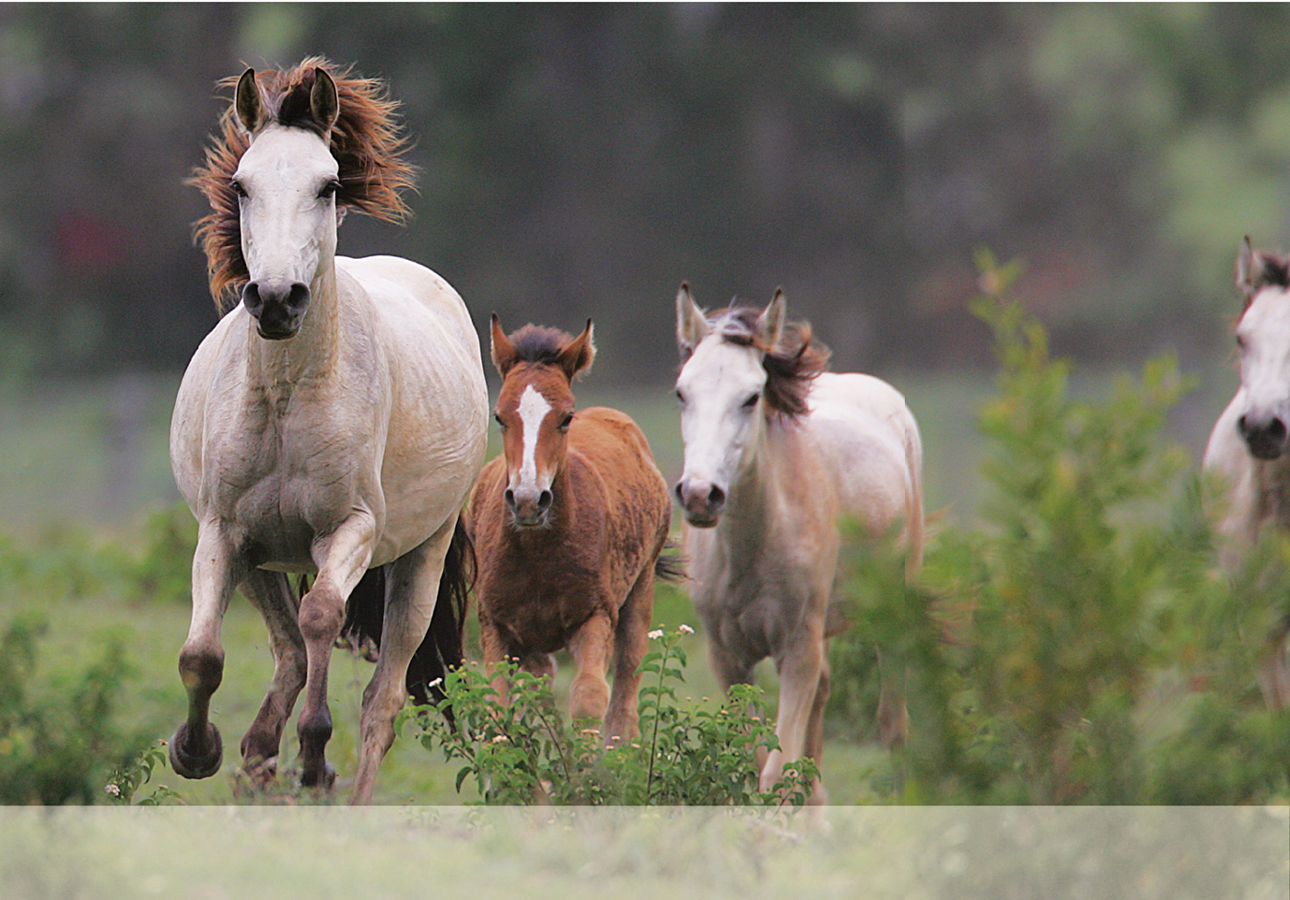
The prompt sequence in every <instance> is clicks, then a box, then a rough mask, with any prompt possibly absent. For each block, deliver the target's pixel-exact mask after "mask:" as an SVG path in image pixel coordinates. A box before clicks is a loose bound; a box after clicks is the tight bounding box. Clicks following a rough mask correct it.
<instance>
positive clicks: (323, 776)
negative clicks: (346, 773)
mask: <svg viewBox="0 0 1290 900" xmlns="http://www.w3.org/2000/svg"><path fill="white" fill-rule="evenodd" d="M335 783H336V770H335V769H334V768H333V767H332V764H331V763H323V766H322V771H321V772H318V771H317V770H309V769H305V770H303V771H302V772H301V773H300V785H301V787H307V788H314V789H316V790H322V791H330V790H331V789H332V785H334V784H335Z"/></svg>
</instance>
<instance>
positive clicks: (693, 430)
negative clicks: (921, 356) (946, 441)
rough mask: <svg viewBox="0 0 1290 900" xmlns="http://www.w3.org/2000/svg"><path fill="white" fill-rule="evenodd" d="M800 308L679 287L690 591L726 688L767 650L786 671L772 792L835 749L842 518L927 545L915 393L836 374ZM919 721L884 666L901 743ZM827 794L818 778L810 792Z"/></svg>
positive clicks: (888, 714) (770, 774)
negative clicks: (834, 608)
mask: <svg viewBox="0 0 1290 900" xmlns="http://www.w3.org/2000/svg"><path fill="white" fill-rule="evenodd" d="M785 318H786V302H785V300H784V295H783V292H782V291H777V292H776V294H775V297H774V299H773V300H772V301H771V302H770V304H769V305H768V306H767V307H766V308H765V309H764V310H760V311H759V310H757V309H755V308H750V307H737V306H732V307H731V308H730V309H729V310H727V311H725V312H722V313H720V314H718V315H716V316H714V317H713V318H708V317H706V316H705V314H704V313H703V311H702V310H701V309H700V308H699V307H698V306H697V305H696V304H695V302H694V300H693V299H692V297H691V296H690V292H689V288H688V287H687V286H686V285H685V284H682V285H681V288H680V290H679V291H678V293H677V296H676V335H677V344H678V347H679V350H680V355H681V363H682V365H681V371H680V375H679V376H678V377H677V380H676V394H677V398H678V399H679V401H680V404H681V436H682V439H683V441H684V444H685V461H684V470H683V472H682V474H681V478H680V480H679V481H678V482H677V484H676V497H677V500H678V502H679V503H680V506H681V509H682V510H683V511H684V514H685V519H686V522H687V523H688V525H689V526H690V527H689V528H688V529H687V533H686V541H685V554H686V556H687V557H688V560H689V574H690V579H691V588H690V596H691V600H692V601H693V603H694V606H695V608H696V610H697V611H698V613H699V615H700V617H701V618H702V620H703V623H704V625H705V628H706V632H707V639H708V649H709V656H710V659H711V663H712V667H713V670H714V672H715V674H716V676H717V679H718V681H719V682H720V683H721V685H722V687H723V688H725V689H727V690H728V689H729V687H730V686H731V685H733V684H742V683H751V681H752V679H753V668H754V666H755V665H756V664H757V663H758V662H759V661H761V660H762V659H765V658H767V657H770V658H773V659H774V662H775V666H776V669H777V670H778V672H779V676H780V695H779V712H778V716H777V721H776V728H775V733H776V735H777V736H778V738H779V744H780V748H779V750H776V751H773V752H772V753H770V754H769V755H768V756H767V757H766V759H765V760H764V762H762V768H761V773H760V788H761V790H763V791H769V790H771V789H773V788H774V786H775V784H776V783H777V782H778V781H779V779H780V777H781V774H782V770H783V765H784V763H785V762H787V761H791V760H794V759H799V758H801V757H803V756H806V757H809V758H811V759H812V760H814V761H816V763H817V764H818V763H819V760H820V758H821V754H822V752H823V740H824V738H823V718H824V708H825V704H826V702H827V700H828V696H829V668H828V662H827V659H826V653H825V651H826V644H827V640H828V638H829V637H831V636H833V635H834V634H837V633H840V631H841V630H842V628H843V626H844V623H843V622H842V621H841V619H840V617H839V616H836V615H832V614H831V612H830V600H831V597H832V594H833V591H834V587H835V586H834V582H835V579H836V574H837V566H838V554H839V549H840V544H841V536H840V520H841V519H842V518H843V517H847V516H850V517H854V518H855V519H857V520H858V522H859V524H860V525H862V526H864V527H865V528H867V529H868V531H869V532H870V533H871V534H873V535H874V536H875V537H876V536H882V535H886V534H887V533H889V532H890V531H891V530H893V529H894V528H895V527H896V525H897V524H899V523H900V522H902V521H903V530H904V538H903V539H904V543H905V553H906V557H905V558H906V571H907V574H912V573H914V572H915V571H917V569H918V568H919V566H920V564H921V559H922V546H923V503H922V443H921V439H920V437H919V432H918V426H917V424H916V423H915V421H914V417H913V414H912V413H911V412H910V411H909V408H908V406H906V404H905V400H904V398H903V397H902V396H901V395H900V393H898V392H897V391H896V390H895V389H894V388H893V387H891V386H890V385H888V384H887V383H886V382H883V381H881V380H879V379H877V378H874V377H872V376H869V375H862V374H857V373H845V374H843V373H834V372H829V371H826V365H827V360H828V351H827V350H826V349H824V348H823V347H822V346H821V345H820V344H819V343H818V342H817V341H816V340H815V339H814V337H813V335H812V333H811V329H810V326H809V325H807V324H805V323H798V324H790V323H786V321H785ZM881 668H882V666H881V663H880V669H881ZM901 677H902V678H903V674H902V676H901ZM906 718H907V716H906V712H905V704H904V693H903V684H902V682H901V680H900V679H899V678H898V679H895V680H894V683H893V680H892V679H890V678H887V677H884V678H883V683H882V689H881V700H880V705H879V710H878V722H879V728H880V731H881V735H882V738H883V740H884V742H885V743H886V744H888V745H889V746H895V745H900V744H903V742H904V739H905V735H906V731H907V724H906ZM825 796H826V795H825V792H824V789H823V786H822V785H821V784H820V783H819V782H818V781H817V783H816V784H815V785H814V786H813V791H812V798H811V802H812V803H816V804H822V803H824V802H825Z"/></svg>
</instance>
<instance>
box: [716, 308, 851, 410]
mask: <svg viewBox="0 0 1290 900" xmlns="http://www.w3.org/2000/svg"><path fill="white" fill-rule="evenodd" d="M760 314H761V310H759V309H756V308H755V307H751V306H734V307H731V308H730V309H729V310H727V311H726V312H724V313H721V314H720V315H718V316H716V317H714V318H713V319H711V320H710V322H709V324H710V325H711V326H712V330H713V332H714V333H716V334H718V335H720V336H721V339H722V340H724V341H727V342H728V343H731V344H737V345H739V346H741V347H753V348H755V349H757V350H760V351H761V352H762V353H764V354H765V357H764V358H763V359H762V368H764V369H765V370H766V388H765V393H764V397H765V400H766V405H767V406H768V407H769V408H770V409H771V410H773V411H774V412H777V413H782V414H783V415H786V416H788V417H789V418H796V417H798V416H801V415H803V414H805V413H806V411H807V404H806V396H807V394H809V393H810V390H811V383H812V382H813V381H814V380H815V378H816V376H818V375H819V374H820V373H821V372H823V371H825V370H826V369H827V368H828V363H829V348H828V347H826V346H824V345H823V344H821V343H820V342H819V341H817V340H815V338H814V335H813V334H812V331H811V325H810V323H809V322H790V323H786V324H785V325H784V330H783V332H782V334H781V335H780V339H779V342H778V343H777V344H776V345H775V346H774V347H770V346H767V344H766V340H765V338H764V336H762V335H761V334H760V333H759V329H758V327H757V318H758V316H759V315H760Z"/></svg>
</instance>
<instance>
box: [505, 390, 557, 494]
mask: <svg viewBox="0 0 1290 900" xmlns="http://www.w3.org/2000/svg"><path fill="white" fill-rule="evenodd" d="M550 411H551V404H550V403H548V402H547V399H546V398H545V397H543V396H542V395H541V394H540V393H538V391H537V390H536V389H535V388H534V387H533V385H531V384H530V385H529V386H528V387H526V388H524V393H523V394H521V395H520V403H519V407H518V412H519V414H520V427H521V428H522V429H523V434H524V445H523V456H522V457H521V458H520V477H519V484H517V485H514V487H521V486H523V487H538V486H539V485H538V483H537V480H538V470H537V442H538V435H539V434H540V433H541V430H542V420H543V419H545V418H546V414H547V413H549V412H550Z"/></svg>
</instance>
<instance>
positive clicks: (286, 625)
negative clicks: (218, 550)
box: [241, 570, 307, 782]
mask: <svg viewBox="0 0 1290 900" xmlns="http://www.w3.org/2000/svg"><path fill="white" fill-rule="evenodd" d="M241 590H242V593H243V594H245V595H246V597H247V599H249V600H250V601H251V604H252V605H253V606H255V608H256V609H258V610H259V611H260V615H261V616H263V618H264V624H265V625H266V626H267V627H268V630H269V649H270V651H271V652H272V654H273V680H272V681H271V682H270V683H269V690H268V691H267V692H266V693H265V695H264V702H263V703H261V704H260V711H259V712H258V713H257V714H256V716H255V720H254V721H253V722H252V723H251V727H250V728H249V729H247V732H246V734H245V736H243V738H242V766H243V768H244V769H245V770H246V772H248V773H249V774H250V775H251V776H252V777H253V778H255V779H257V780H259V781H261V782H267V781H268V780H270V779H271V778H273V776H274V775H275V774H276V771H277V759H278V752H279V748H280V747H281V745H282V731H283V728H284V727H285V725H286V722H287V719H288V718H289V717H290V716H291V710H292V708H293V707H294V706H295V703H296V697H297V696H299V694H300V691H301V689H302V688H303V687H304V686H305V677H306V673H307V665H306V655H305V642H304V638H303V637H302V636H301V634H300V627H299V625H298V624H297V622H296V616H297V612H298V603H297V600H296V595H295V592H294V591H293V590H292V587H291V583H290V580H289V579H288V577H287V576H286V575H285V574H284V573H281V572H266V571H263V570H256V571H254V572H252V573H251V574H250V575H249V576H248V577H247V579H246V581H244V582H243V583H242V587H241Z"/></svg>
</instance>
